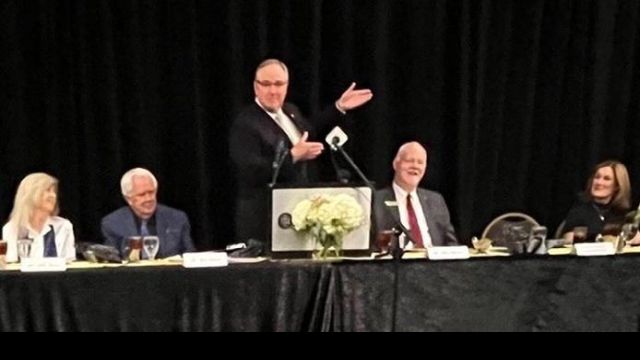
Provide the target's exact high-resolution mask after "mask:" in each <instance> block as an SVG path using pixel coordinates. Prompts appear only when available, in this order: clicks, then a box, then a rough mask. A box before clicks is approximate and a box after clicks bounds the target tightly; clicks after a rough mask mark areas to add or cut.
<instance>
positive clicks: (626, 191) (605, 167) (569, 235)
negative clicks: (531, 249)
mask: <svg viewBox="0 0 640 360" xmlns="http://www.w3.org/2000/svg"><path fill="white" fill-rule="evenodd" d="M630 206H631V185H630V181H629V173H628V172H627V168H626V167H625V166H624V164H622V163H621V162H619V161H615V160H608V161H604V162H602V163H600V164H598V165H596V167H595V168H594V170H593V172H592V174H591V176H590V177H589V180H587V185H586V187H585V190H584V193H582V194H581V196H580V199H578V201H577V202H576V203H575V204H574V205H573V207H572V208H571V209H570V210H569V213H568V214H567V218H566V219H565V227H564V229H565V231H566V232H565V234H564V238H565V240H566V241H567V242H568V243H573V235H574V232H573V230H574V228H575V227H577V226H586V227H587V228H588V230H587V241H594V240H595V238H596V236H597V235H598V234H601V233H603V230H605V227H608V226H614V227H616V226H618V227H619V226H621V225H622V224H623V223H624V217H625V214H626V213H627V211H628V210H629V207H630Z"/></svg>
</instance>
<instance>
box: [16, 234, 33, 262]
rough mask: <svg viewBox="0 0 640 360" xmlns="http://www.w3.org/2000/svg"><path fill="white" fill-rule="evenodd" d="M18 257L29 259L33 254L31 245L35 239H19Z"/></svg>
mask: <svg viewBox="0 0 640 360" xmlns="http://www.w3.org/2000/svg"><path fill="white" fill-rule="evenodd" d="M17 244H18V257H19V258H20V261H22V259H27V258H29V257H30V256H31V245H32V244H33V239H18V241H17Z"/></svg>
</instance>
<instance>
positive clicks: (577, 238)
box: [573, 226, 589, 244]
mask: <svg viewBox="0 0 640 360" xmlns="http://www.w3.org/2000/svg"><path fill="white" fill-rule="evenodd" d="M588 231H589V228H588V227H586V226H576V227H574V228H573V243H574V244H578V243H583V242H586V241H587V233H588Z"/></svg>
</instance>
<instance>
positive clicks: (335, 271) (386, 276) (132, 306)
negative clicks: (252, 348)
mask: <svg viewBox="0 0 640 360" xmlns="http://www.w3.org/2000/svg"><path fill="white" fill-rule="evenodd" d="M638 265H640V257H638V256H633V255H625V256H617V257H598V258H575V257H539V258H532V259H512V258H509V259H505V258H493V259H474V260H468V261H445V262H430V261H403V262H401V263H394V262H392V261H370V262H361V261H357V262H341V263H321V262H311V261H284V262H263V263H258V264H234V265H230V266H228V267H224V268H208V269H184V268H181V267H137V268H108V269H92V270H68V271H66V272H64V273H19V272H9V271H1V272H0V330H2V331H34V330H35V331H391V330H399V331H458V330H461V331H463V330H464V331H486V330H491V331H493V330H495V331H563V330H574V331H592V330H603V331H608V330H612V331H618V330H619V331H637V330H638V320H639V317H640V274H639V272H638V270H637V269H636V267H637V266H638ZM396 275H397V277H396ZM396 286H397V292H394V290H395V289H396Z"/></svg>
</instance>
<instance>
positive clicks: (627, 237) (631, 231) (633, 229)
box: [620, 224, 638, 244]
mask: <svg viewBox="0 0 640 360" xmlns="http://www.w3.org/2000/svg"><path fill="white" fill-rule="evenodd" d="M637 233H638V224H624V225H622V231H621V233H620V235H621V237H622V240H623V241H624V243H625V244H626V243H627V242H629V241H631V240H633V238H634V237H635V236H636V234H637Z"/></svg>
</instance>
